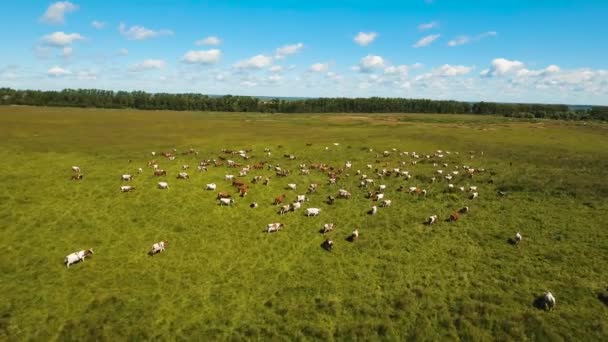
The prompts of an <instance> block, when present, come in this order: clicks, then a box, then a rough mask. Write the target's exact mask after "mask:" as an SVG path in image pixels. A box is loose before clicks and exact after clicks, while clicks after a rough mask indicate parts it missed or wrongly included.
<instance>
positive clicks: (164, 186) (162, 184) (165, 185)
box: [158, 182, 169, 189]
mask: <svg viewBox="0 0 608 342" xmlns="http://www.w3.org/2000/svg"><path fill="white" fill-rule="evenodd" d="M158 188H159V189H169V183H167V182H158Z"/></svg>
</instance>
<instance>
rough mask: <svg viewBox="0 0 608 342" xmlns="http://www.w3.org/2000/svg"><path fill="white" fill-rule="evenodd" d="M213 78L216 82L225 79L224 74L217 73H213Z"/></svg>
mask: <svg viewBox="0 0 608 342" xmlns="http://www.w3.org/2000/svg"><path fill="white" fill-rule="evenodd" d="M215 80H216V81H218V82H223V81H224V80H226V76H224V74H217V75H215Z"/></svg>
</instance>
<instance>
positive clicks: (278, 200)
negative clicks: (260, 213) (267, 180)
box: [273, 194, 285, 205]
mask: <svg viewBox="0 0 608 342" xmlns="http://www.w3.org/2000/svg"><path fill="white" fill-rule="evenodd" d="M284 200H285V194H282V195H281V196H277V197H276V198H275V199H274V203H273V204H275V205H276V204H281V203H283V201H284Z"/></svg>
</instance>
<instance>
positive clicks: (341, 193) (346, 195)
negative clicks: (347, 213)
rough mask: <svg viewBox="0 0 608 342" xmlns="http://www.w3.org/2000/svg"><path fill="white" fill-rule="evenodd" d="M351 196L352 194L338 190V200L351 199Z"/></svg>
mask: <svg viewBox="0 0 608 342" xmlns="http://www.w3.org/2000/svg"><path fill="white" fill-rule="evenodd" d="M350 196H351V194H350V192H348V191H346V190H344V189H340V190H338V198H350Z"/></svg>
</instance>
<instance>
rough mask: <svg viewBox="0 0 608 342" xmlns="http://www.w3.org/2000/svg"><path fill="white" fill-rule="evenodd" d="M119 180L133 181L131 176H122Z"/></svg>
mask: <svg viewBox="0 0 608 342" xmlns="http://www.w3.org/2000/svg"><path fill="white" fill-rule="evenodd" d="M120 179H122V180H123V181H130V180H133V176H131V175H122V176H121V177H120Z"/></svg>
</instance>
